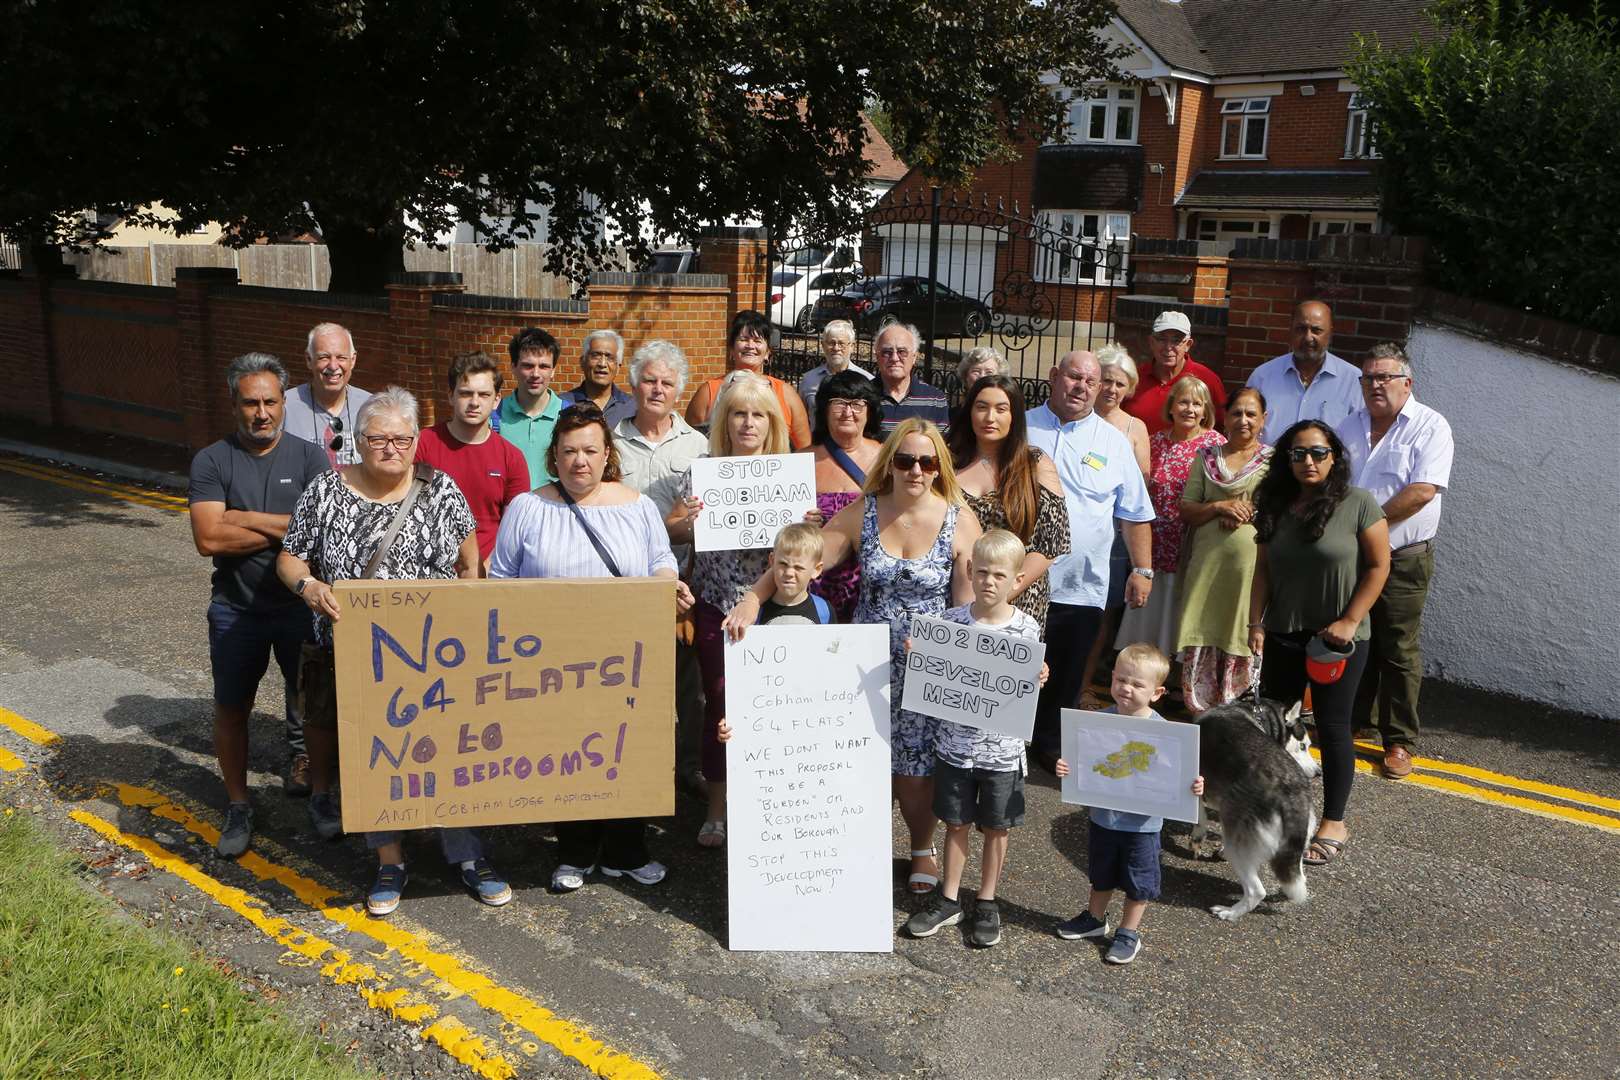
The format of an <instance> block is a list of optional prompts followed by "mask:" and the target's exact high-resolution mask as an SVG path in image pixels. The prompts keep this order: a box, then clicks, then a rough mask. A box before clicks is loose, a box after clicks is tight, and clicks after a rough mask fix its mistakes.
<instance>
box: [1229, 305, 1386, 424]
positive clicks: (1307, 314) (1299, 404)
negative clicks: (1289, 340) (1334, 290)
mask: <svg viewBox="0 0 1620 1080" xmlns="http://www.w3.org/2000/svg"><path fill="white" fill-rule="evenodd" d="M1292 332H1293V342H1294V348H1293V351H1292V352H1286V353H1283V354H1282V355H1281V356H1279V357H1276V358H1275V359H1272V360H1267V361H1266V362H1265V363H1263V364H1261V365H1260V366H1259V367H1257V368H1255V369H1254V374H1252V375H1250V376H1249V383H1248V385H1250V386H1252V387H1254V388H1255V389H1256V390H1258V391H1260V393H1261V394H1263V395H1265V399H1266V426H1265V428H1264V430H1262V431H1261V432H1260V441H1261V442H1263V443H1267V444H1269V445H1272V446H1275V445H1276V443H1277V440H1278V439H1279V438H1281V437H1282V433H1283V432H1285V431H1287V430H1288V429H1289V428H1291V427H1293V426H1294V425H1295V424H1296V423H1298V422H1299V421H1301V420H1320V421H1322V422H1323V423H1325V424H1327V426H1328V427H1338V426H1339V425H1340V424H1341V423H1343V422H1344V419H1345V417H1347V416H1349V415H1350V414H1351V413H1353V412H1355V411H1356V410H1358V409H1360V408H1361V381H1360V380H1361V372H1360V371H1359V370H1358V369H1357V368H1356V367H1355V366H1354V365H1353V364H1350V363H1347V362H1346V361H1344V360H1340V359H1339V358H1338V357H1337V356H1334V355H1333V354H1332V353H1330V352H1328V346H1329V345H1331V344H1332V343H1333V312H1332V311H1331V310H1330V309H1329V308H1328V306H1327V305H1326V304H1324V303H1322V301H1320V300H1307V301H1305V302H1304V303H1303V304H1300V305H1299V306H1298V307H1297V308H1295V309H1294V324H1293V331H1292Z"/></svg>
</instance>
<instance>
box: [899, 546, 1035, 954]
mask: <svg viewBox="0 0 1620 1080" xmlns="http://www.w3.org/2000/svg"><path fill="white" fill-rule="evenodd" d="M1024 555H1025V548H1024V542H1023V541H1022V540H1020V539H1018V537H1016V536H1014V535H1013V534H1012V533H1010V532H1008V531H1006V530H1005V529H992V530H990V531H989V532H987V533H985V534H984V535H983V536H981V537H979V540H978V542H977V543H975V544H974V545H973V554H972V556H971V557H970V558H969V560H968V574H969V576H970V577H971V578H972V581H973V603H971V604H964V605H962V606H961V607H957V608H951V609H950V610H949V611H947V612H945V614H944V616H943V617H944V618H946V619H950V620H951V621H953V622H959V623H965V624H967V625H969V626H978V627H982V628H984V629H987V630H999V631H1001V632H1002V633H1007V634H1015V635H1017V636H1018V637H1025V638H1032V639H1034V640H1036V641H1039V640H1040V636H1041V627H1040V624H1039V623H1038V622H1036V621H1035V620H1034V619H1033V618H1032V617H1031V616H1030V615H1029V614H1028V613H1026V612H1023V611H1020V610H1018V609H1017V608H1015V607H1013V606H1012V600H1013V597H1014V596H1016V595H1017V593H1018V590H1019V589H1020V588H1022V586H1023V584H1024V573H1023V565H1024ZM1046 674H1047V672H1046V667H1045V665H1042V667H1041V677H1040V681H1041V682H1042V683H1043V684H1044V683H1045V682H1046ZM934 752H935V755H936V760H935V762H934V813H935V814H936V815H937V816H938V817H939V819H940V820H941V821H943V822H945V865H944V868H943V870H942V874H943V877H942V879H941V881H940V883H939V888H938V889H936V890H934V892H933V893H931V894H930V895H929V898H928V900H927V902H926V903H925V904H924V906H923V908H922V910H920V911H918V912H917V913H916V914H915V915H913V916H912V917H911V918H910V919H909V920H907V922H906V933H908V934H910V935H911V936H912V937H919V938H923V937H932V936H933V935H934V934H936V933H938V932H939V930H940V928H941V927H945V926H953V925H955V924H956V923H959V922H961V921H962V915H963V910H962V902H961V901H960V900H959V899H958V898H957V892H958V888H959V887H960V885H961V883H962V870H963V867H965V866H966V865H967V856H968V843H969V841H970V840H971V838H972V831H973V827H974V826H975V825H976V826H978V829H979V832H980V833H981V834H982V835H983V836H984V851H983V854H982V855H981V857H980V859H979V868H980V874H979V891H978V894H977V895H976V896H975V897H974V901H975V902H974V906H973V918H972V921H971V922H970V923H969V924H968V942H969V943H970V944H972V945H975V946H977V947H979V948H989V947H990V946H992V945H994V944H995V943H996V942H998V941H1000V940H1001V909H1000V907H999V906H998V905H997V904H996V882H997V881H998V880H999V879H1000V877H1001V868H1002V865H1003V864H1004V863H1005V862H1006V860H1007V840H1008V834H1009V831H1010V830H1011V829H1012V828H1013V826H1015V825H1022V824H1023V823H1024V775H1025V773H1027V772H1028V771H1029V770H1028V767H1027V765H1026V764H1025V761H1024V740H1022V739H1020V738H1017V737H1015V736H1010V735H997V734H995V733H993V732H987V731H980V730H978V729H977V728H970V727H967V726H965V725H963V724H958V723H955V722H953V721H950V720H944V721H941V722H940V726H939V737H938V741H937V742H936V743H935V747H934Z"/></svg>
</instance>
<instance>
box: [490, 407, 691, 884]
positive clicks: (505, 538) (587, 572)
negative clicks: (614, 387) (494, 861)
mask: <svg viewBox="0 0 1620 1080" xmlns="http://www.w3.org/2000/svg"><path fill="white" fill-rule="evenodd" d="M546 472H548V473H549V474H551V475H552V476H555V477H556V478H557V479H556V480H555V481H554V482H553V483H550V484H545V485H542V486H541V487H538V488H535V489H534V490H533V491H531V492H528V493H526V494H523V495H519V496H518V497H517V498H516V499H514V500H512V504H511V505H510V506H509V507H507V509H506V514H505V515H504V516H503V517H502V518H501V528H500V531H499V532H498V533H497V534H496V536H495V550H494V552H493V553H492V554H491V555H490V558H489V576H490V577H492V578H607V577H633V578H636V577H642V578H644V577H656V578H668V579H670V580H674V579H675V575H676V568H675V556H674V554H672V553H671V552H670V549H669V533H668V531H667V530H666V529H665V527H664V516H663V515H662V514H660V513H659V512H658V507H657V506H656V505H655V504H654V503H653V501H652V500H651V499H649V498H648V497H647V496H645V495H642V494H640V493H638V492H637V491H636V490H635V489H634V488H632V487H630V486H628V485H627V484H624V483H621V482H620V478H619V475H620V474H619V453H618V451H617V450H616V449H615V448H614V446H613V435H612V433H610V432H609V431H608V423H607V418H606V417H605V416H604V415H603V414H602V410H601V408H599V407H598V406H597V405H596V404H595V403H594V402H583V403H581V404H577V405H572V406H570V407H568V408H566V409H564V410H563V411H562V412H561V413H560V414H558V416H557V427H556V431H555V433H554V434H553V436H552V440H551V445H550V446H549V447H547V449H546ZM691 605H692V594H691V592H690V591H689V590H688V589H687V587H686V583H685V582H682V581H676V582H675V607H676V609H677V610H678V611H684V610H685V609H686V608H688V607H690V606H691ZM556 830H557V868H556V869H555V870H553V871H552V874H551V890H552V891H553V892H573V891H574V890H575V889H578V888H579V887H580V886H582V885H584V884H585V878H586V877H587V876H589V874H590V873H591V871H593V870H596V869H600V870H601V871H602V874H603V876H605V877H609V878H621V877H628V878H629V879H630V880H632V881H635V882H639V883H640V884H642V885H656V884H658V883H659V882H660V881H662V880H664V873H665V869H664V865H663V864H662V863H659V862H654V861H653V859H652V858H651V856H650V855H649V854H648V852H647V823H646V822H645V821H644V820H643V819H641V818H618V819H614V820H593V821H559V822H558V823H557V825H556Z"/></svg>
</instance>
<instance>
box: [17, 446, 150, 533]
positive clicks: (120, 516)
mask: <svg viewBox="0 0 1620 1080" xmlns="http://www.w3.org/2000/svg"><path fill="white" fill-rule="evenodd" d="M0 460H4V459H0ZM144 510H145V508H144V507H138V506H136V505H134V504H131V503H123V502H118V501H117V500H115V499H110V498H108V497H107V496H105V495H93V494H91V493H90V492H88V491H79V490H77V489H76V488H70V487H66V486H64V485H62V484H53V483H51V482H49V481H46V480H38V479H35V478H33V477H29V476H21V475H19V474H17V473H14V472H8V471H0V514H15V515H17V517H18V518H19V519H20V520H21V522H22V523H23V524H24V525H26V526H29V527H30V528H37V529H60V528H65V527H67V526H70V525H115V526H121V527H124V528H133V529H156V528H159V527H161V523H160V522H158V521H154V520H152V516H151V514H150V513H143V511H144Z"/></svg>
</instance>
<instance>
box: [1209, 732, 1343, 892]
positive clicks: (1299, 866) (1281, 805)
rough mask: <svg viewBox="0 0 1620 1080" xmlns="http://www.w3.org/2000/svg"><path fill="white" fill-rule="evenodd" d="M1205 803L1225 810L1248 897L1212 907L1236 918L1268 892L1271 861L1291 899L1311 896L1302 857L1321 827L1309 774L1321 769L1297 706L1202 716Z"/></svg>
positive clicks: (1232, 857)
mask: <svg viewBox="0 0 1620 1080" xmlns="http://www.w3.org/2000/svg"><path fill="white" fill-rule="evenodd" d="M1197 723H1198V726H1199V728H1200V729H1201V730H1200V732H1199V747H1198V751H1199V753H1198V756H1199V771H1200V772H1202V773H1203V775H1204V801H1205V802H1207V803H1208V804H1209V805H1210V806H1212V807H1214V809H1215V812H1216V813H1217V814H1218V815H1219V816H1220V819H1221V829H1222V833H1223V835H1224V838H1225V843H1226V858H1227V861H1228V862H1230V863H1231V864H1232V869H1233V870H1235V871H1237V876H1238V881H1239V882H1241V883H1242V885H1243V895H1242V897H1240V898H1239V899H1238V901H1237V903H1235V904H1233V905H1232V906H1230V907H1227V906H1224V905H1217V906H1215V907H1212V908H1210V911H1212V912H1214V913H1215V914H1216V915H1217V916H1219V917H1220V918H1222V919H1225V920H1227V921H1228V922H1234V921H1236V920H1238V919H1241V918H1242V917H1243V916H1245V915H1247V914H1248V913H1249V912H1250V911H1253V910H1254V908H1255V906H1256V905H1257V904H1259V903H1260V901H1262V900H1264V899H1265V897H1266V890H1265V886H1264V885H1262V884H1261V882H1260V867H1261V866H1263V865H1267V864H1269V865H1270V867H1271V872H1272V873H1273V874H1274V875H1275V876H1276V878H1277V882H1278V884H1280V885H1281V886H1282V891H1283V894H1284V895H1285V896H1287V897H1288V899H1290V900H1292V901H1294V902H1295V903H1301V902H1303V901H1304V900H1305V898H1306V895H1307V893H1306V889H1305V869H1304V864H1303V861H1302V860H1303V859H1304V857H1305V849H1306V847H1307V846H1308V845H1309V844H1310V841H1311V837H1312V836H1313V835H1315V833H1316V814H1315V813H1314V812H1313V811H1312V809H1311V787H1310V780H1309V779H1308V777H1309V776H1314V775H1315V774H1316V772H1317V771H1318V768H1317V765H1316V762H1315V760H1314V759H1312V758H1311V756H1310V753H1309V745H1310V744H1309V740H1308V739H1306V738H1305V732H1304V725H1303V724H1301V723H1300V721H1299V706H1298V705H1295V706H1294V707H1293V708H1292V709H1285V707H1284V706H1282V705H1281V704H1279V703H1277V702H1275V701H1269V700H1262V701H1259V702H1258V703H1255V704H1250V703H1247V702H1238V703H1233V704H1231V705H1222V706H1219V707H1217V708H1214V709H1210V710H1209V711H1208V712H1206V713H1204V714H1203V715H1201V716H1200V717H1198V720H1197Z"/></svg>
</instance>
